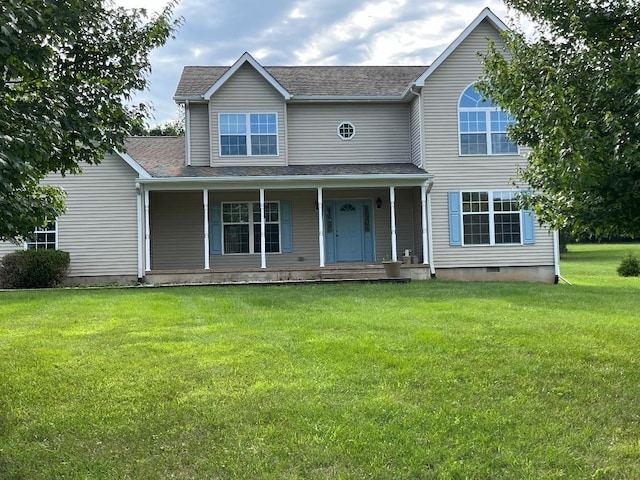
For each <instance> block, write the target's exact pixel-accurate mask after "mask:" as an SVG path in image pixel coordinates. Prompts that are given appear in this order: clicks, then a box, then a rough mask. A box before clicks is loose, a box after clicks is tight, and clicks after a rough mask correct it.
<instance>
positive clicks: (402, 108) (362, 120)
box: [288, 103, 411, 165]
mask: <svg viewBox="0 0 640 480" xmlns="http://www.w3.org/2000/svg"><path fill="white" fill-rule="evenodd" d="M342 122H351V123H352V124H353V126H354V127H355V130H356V134H355V136H354V137H353V138H352V139H351V140H342V139H341V138H340V137H339V136H338V133H337V128H338V126H339V125H340V124H341V123H342ZM409 131H410V130H409V104H408V103H397V104H396V103H393V104H391V103H390V104H370V103H367V104H349V105H344V104H322V105H312V104H290V105H289V108H288V135H289V164H290V165H304V164H311V165H321V164H336V163H351V164H369V163H409V162H411V140H410V133H409Z"/></svg>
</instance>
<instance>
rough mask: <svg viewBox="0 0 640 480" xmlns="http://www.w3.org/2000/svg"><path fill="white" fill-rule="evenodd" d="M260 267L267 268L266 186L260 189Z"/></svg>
mask: <svg viewBox="0 0 640 480" xmlns="http://www.w3.org/2000/svg"><path fill="white" fill-rule="evenodd" d="M260 268H267V239H266V227H265V221H264V188H261V189H260Z"/></svg>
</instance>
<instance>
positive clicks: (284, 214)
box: [280, 200, 293, 253]
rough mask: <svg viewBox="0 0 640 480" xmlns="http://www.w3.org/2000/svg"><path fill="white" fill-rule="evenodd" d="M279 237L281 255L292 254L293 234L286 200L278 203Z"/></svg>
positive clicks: (288, 205)
mask: <svg viewBox="0 0 640 480" xmlns="http://www.w3.org/2000/svg"><path fill="white" fill-rule="evenodd" d="M280 228H281V229H282V231H281V232H280V237H281V241H282V245H280V248H281V250H282V253H291V252H293V232H292V228H291V202H290V201H288V200H281V201H280Z"/></svg>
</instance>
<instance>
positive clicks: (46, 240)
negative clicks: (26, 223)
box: [25, 222, 58, 250]
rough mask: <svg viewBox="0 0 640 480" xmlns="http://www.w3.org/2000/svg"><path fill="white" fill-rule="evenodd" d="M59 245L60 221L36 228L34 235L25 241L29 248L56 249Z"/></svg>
mask: <svg viewBox="0 0 640 480" xmlns="http://www.w3.org/2000/svg"><path fill="white" fill-rule="evenodd" d="M57 247H58V223H57V222H51V223H48V224H47V225H45V226H44V227H39V228H36V229H35V231H34V232H33V237H31V238H30V239H28V240H27V241H26V242H25V248H26V249H28V250H55V249H56V248H57Z"/></svg>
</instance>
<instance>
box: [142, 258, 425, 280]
mask: <svg viewBox="0 0 640 480" xmlns="http://www.w3.org/2000/svg"><path fill="white" fill-rule="evenodd" d="M429 278H430V272H429V266H428V265H423V264H406V265H402V268H401V271H400V276H399V277H395V278H389V277H387V275H386V274H385V271H384V267H383V266H382V265H381V264H362V263H349V264H346V263H345V264H331V265H328V266H326V267H323V268H320V267H317V266H315V267H307V266H305V267H303V266H299V267H267V268H264V269H262V268H211V269H209V270H205V269H184V270H151V271H149V272H147V274H146V275H145V283H147V284H151V285H225V284H263V283H264V284H274V283H276V284H278V283H280V284H285V283H286V284H290V283H323V282H324V283H328V282H383V281H386V282H410V281H411V280H427V279H429Z"/></svg>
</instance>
